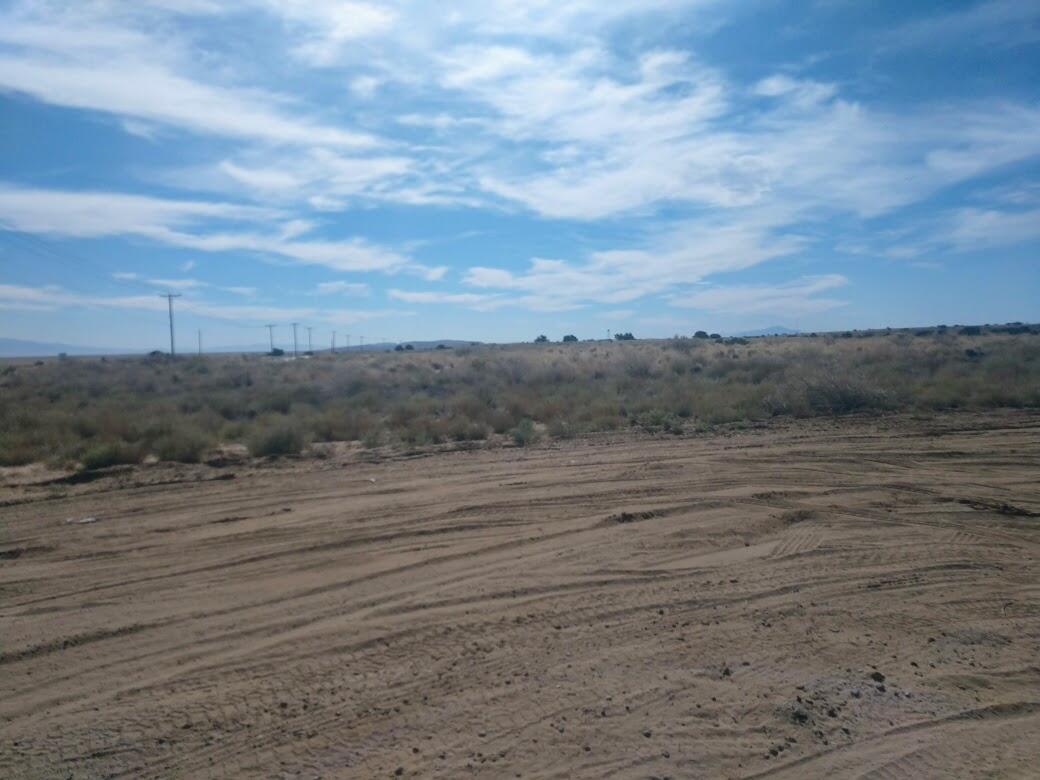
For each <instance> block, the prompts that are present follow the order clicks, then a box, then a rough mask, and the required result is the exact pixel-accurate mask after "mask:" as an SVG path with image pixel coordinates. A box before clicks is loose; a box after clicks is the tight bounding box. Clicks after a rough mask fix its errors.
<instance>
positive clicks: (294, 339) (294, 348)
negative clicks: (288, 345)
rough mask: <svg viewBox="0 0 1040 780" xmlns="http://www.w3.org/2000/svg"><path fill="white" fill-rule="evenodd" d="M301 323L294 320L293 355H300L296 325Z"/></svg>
mask: <svg viewBox="0 0 1040 780" xmlns="http://www.w3.org/2000/svg"><path fill="white" fill-rule="evenodd" d="M299 324H300V323H298V322H294V323H293V324H292V356H293V357H299V354H300V351H299V349H298V348H297V346H296V326H297V325H299Z"/></svg>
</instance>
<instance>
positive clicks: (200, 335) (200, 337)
mask: <svg viewBox="0 0 1040 780" xmlns="http://www.w3.org/2000/svg"><path fill="white" fill-rule="evenodd" d="M199 355H200V356H201V355H202V331H201V330H200V331H199Z"/></svg>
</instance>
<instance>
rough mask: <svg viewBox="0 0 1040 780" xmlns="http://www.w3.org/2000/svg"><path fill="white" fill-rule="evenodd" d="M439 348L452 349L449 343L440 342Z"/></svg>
mask: <svg viewBox="0 0 1040 780" xmlns="http://www.w3.org/2000/svg"><path fill="white" fill-rule="evenodd" d="M437 349H451V347H449V346H448V345H447V344H438V345H437Z"/></svg>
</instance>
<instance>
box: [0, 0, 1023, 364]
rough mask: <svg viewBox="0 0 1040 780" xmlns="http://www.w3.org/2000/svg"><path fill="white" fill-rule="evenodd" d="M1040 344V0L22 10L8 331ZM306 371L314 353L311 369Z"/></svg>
mask: <svg viewBox="0 0 1040 780" xmlns="http://www.w3.org/2000/svg"><path fill="white" fill-rule="evenodd" d="M168 292H169V293H179V294H180V295H181V297H180V298H177V299H176V300H175V312H176V316H177V320H176V321H177V334H178V340H179V341H180V342H181V344H182V345H183V346H184V348H193V347H194V346H195V343H196V338H197V332H198V331H199V330H201V331H202V333H203V342H204V346H205V347H206V348H218V347H219V346H221V345H244V344H264V343H266V342H267V338H268V331H267V329H266V328H265V327H264V326H265V325H267V324H273V325H275V326H276V327H275V328H274V335H275V340H276V344H280V345H282V346H285V345H286V344H287V343H288V340H289V338H290V334H291V329H290V326H289V323H291V322H298V323H300V328H301V330H300V333H301V336H302V334H303V333H304V332H305V331H304V329H305V328H306V327H310V328H311V329H312V331H311V333H312V336H313V339H314V346H315V347H316V348H317V347H319V346H321V347H325V346H328V345H329V344H330V343H331V338H332V334H333V332H335V333H336V335H337V338H338V343H339V344H341V345H342V344H346V343H347V340H348V338H349V340H350V343H352V344H357V343H358V342H359V340H360V339H361V338H364V339H365V340H366V341H367V342H369V343H372V342H375V341H384V340H386V341H408V340H420V339H437V338H457V339H470V340H480V341H524V340H531V339H533V338H534V337H535V336H537V335H539V334H542V333H544V334H546V335H548V336H549V337H550V338H552V339H554V340H555V339H559V338H561V337H562V336H563V335H564V334H575V335H577V336H578V337H579V338H604V337H606V335H607V333H608V332H617V331H631V332H633V333H634V334H635V335H636V336H637V337H667V336H671V335H674V334H691V333H693V332H694V331H696V330H701V329H704V330H709V331H719V332H723V333H735V332H739V331H742V330H751V329H756V328H761V327H767V326H773V325H783V326H786V327H792V328H798V329H801V330H804V331H814V330H837V329H847V328H866V327H886V326H891V327H910V326H917V325H928V324H940V323H945V324H962V323H963V324H966V323H986V322H1009V321H1037V320H1040V2H1033V1H1032V0H983V1H982V2H977V1H975V2H969V1H964V2H958V1H956V0H943V1H942V2H928V1H927V0H918V2H914V3H906V2H895V1H891V2H889V1H879V2H872V3H863V2H858V0H802V1H801V2H793V1H791V0H728V1H723V0H685V1H684V0H638V2H637V1H635V0H612V2H602V0H570V1H568V0H480V2H474V1H473V0H459V1H458V2H454V3H430V2H416V1H415V0H227V1H224V0H134V2H129V1H127V2H120V1H119V0H77V2H74V3H70V2H64V1H62V2H56V1H55V2H52V1H50V0H26V1H24V2H23V1H19V0H0V336H2V337H7V338H16V339H32V340H37V341H55V342H62V343H67V344H81V345H89V346H104V347H108V348H122V349H135V350H136V349H152V348H162V349H165V348H168V323H167V317H166V313H167V302H166V300H164V299H163V298H161V297H160V295H161V294H163V293H168ZM301 346H302V345H301Z"/></svg>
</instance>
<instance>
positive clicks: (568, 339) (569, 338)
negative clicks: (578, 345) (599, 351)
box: [563, 335, 578, 343]
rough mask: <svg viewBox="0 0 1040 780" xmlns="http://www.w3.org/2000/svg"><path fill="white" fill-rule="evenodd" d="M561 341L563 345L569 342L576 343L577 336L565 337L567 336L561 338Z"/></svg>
mask: <svg viewBox="0 0 1040 780" xmlns="http://www.w3.org/2000/svg"><path fill="white" fill-rule="evenodd" d="M563 340H564V342H565V343H566V342H569V341H577V340H578V337H577V336H571V335H567V336H564V337H563Z"/></svg>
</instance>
